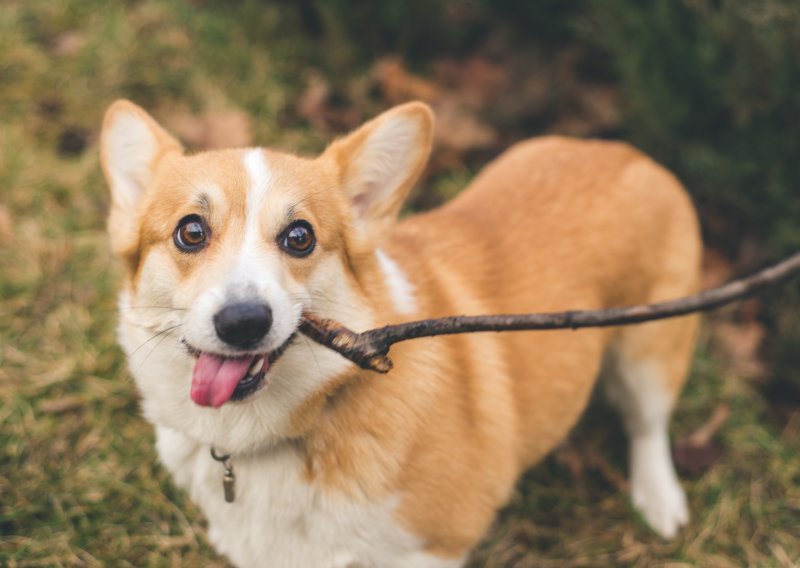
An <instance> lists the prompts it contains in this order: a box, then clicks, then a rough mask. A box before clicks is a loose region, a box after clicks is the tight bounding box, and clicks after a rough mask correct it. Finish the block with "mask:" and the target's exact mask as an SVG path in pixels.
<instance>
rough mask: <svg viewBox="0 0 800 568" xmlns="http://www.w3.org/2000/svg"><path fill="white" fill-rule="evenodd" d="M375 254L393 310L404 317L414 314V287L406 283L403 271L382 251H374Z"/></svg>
mask: <svg viewBox="0 0 800 568" xmlns="http://www.w3.org/2000/svg"><path fill="white" fill-rule="evenodd" d="M375 254H376V256H377V257H378V264H379V265H380V267H381V271H383V276H384V278H385V279H386V285H387V286H388V287H389V293H390V294H391V296H392V303H393V304H394V309H395V310H397V312H398V313H401V314H406V315H409V314H413V313H415V312H416V311H417V300H416V298H415V296H414V286H413V285H412V284H411V282H409V281H408V277H407V276H406V274H405V272H403V269H402V268H400V267H399V266H398V265H397V263H396V262H395V261H394V260H392V259H391V258H389V257H388V256H387V255H386V253H385V252H383V251H382V250H377V251H375Z"/></svg>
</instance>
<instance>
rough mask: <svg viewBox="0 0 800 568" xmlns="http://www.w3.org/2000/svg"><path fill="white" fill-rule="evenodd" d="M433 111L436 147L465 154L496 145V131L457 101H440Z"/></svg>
mask: <svg viewBox="0 0 800 568" xmlns="http://www.w3.org/2000/svg"><path fill="white" fill-rule="evenodd" d="M434 110H435V111H436V130H435V131H434V140H435V144H436V145H438V146H444V147H446V148H450V149H452V150H455V151H457V152H466V151H469V150H481V149H487V148H491V147H492V146H494V145H495V144H496V143H497V131H496V130H495V129H494V128H492V127H491V126H489V125H488V124H486V123H485V122H483V121H481V120H480V119H479V118H478V117H477V116H475V114H474V113H472V112H470V111H469V110H468V109H467V108H466V107H464V106H462V105H461V104H459V103H458V102H457V101H453V100H449V99H446V100H442V101H441V102H440V103H439V104H437V105H434Z"/></svg>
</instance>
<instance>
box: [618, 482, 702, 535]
mask: <svg viewBox="0 0 800 568" xmlns="http://www.w3.org/2000/svg"><path fill="white" fill-rule="evenodd" d="M631 499H632V501H633V506H634V507H636V509H637V510H638V511H639V512H640V513H641V514H642V516H643V517H644V519H645V521H647V524H649V525H650V527H651V528H652V529H653V530H654V531H655V532H656V533H658V535H659V536H661V537H663V538H674V537H675V536H676V535H677V534H678V530H679V529H680V528H681V527H683V526H684V525H686V523H688V522H689V508H688V507H687V505H686V494H685V493H684V492H683V489H682V488H681V486H680V484H679V483H678V480H677V479H675V478H674V477H673V476H669V475H667V476H652V475H651V476H643V475H639V476H636V475H634V476H633V478H632V479H631Z"/></svg>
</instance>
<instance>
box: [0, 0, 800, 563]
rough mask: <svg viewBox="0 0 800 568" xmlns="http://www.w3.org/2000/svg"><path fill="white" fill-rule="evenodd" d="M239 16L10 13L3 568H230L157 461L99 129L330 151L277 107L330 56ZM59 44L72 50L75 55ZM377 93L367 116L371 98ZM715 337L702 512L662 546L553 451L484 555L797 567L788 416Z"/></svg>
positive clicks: (617, 454) (481, 559)
mask: <svg viewBox="0 0 800 568" xmlns="http://www.w3.org/2000/svg"><path fill="white" fill-rule="evenodd" d="M228 6H229V5H225V4H223V3H215V2H207V3H205V4H204V3H202V2H197V3H183V2H179V1H177V0H174V1H165V2H154V1H150V0H139V1H137V2H105V1H100V0H65V1H60V2H53V1H44V0H32V1H24V0H5V1H4V2H3V4H2V6H0V125H1V126H0V423H2V435H1V436H0V565H3V566H72V565H81V566H120V565H131V566H151V565H152V566H201V565H202V566H210V565H220V566H222V565H225V562H224V561H223V560H221V559H219V558H217V557H216V556H215V554H214V552H213V550H212V549H211V548H210V546H209V545H208V543H207V542H206V540H205V536H204V529H203V526H204V521H203V519H202V516H201V515H200V513H199V511H198V509H197V508H196V507H195V506H194V505H193V504H192V503H191V502H190V501H189V500H188V499H187V497H186V496H185V495H183V494H182V493H181V492H179V491H178V490H176V489H175V488H174V486H173V485H172V483H171V482H170V480H169V478H168V476H167V475H166V473H165V472H164V471H163V470H162V468H161V467H160V466H159V465H158V463H157V459H156V455H155V451H154V448H153V435H152V431H151V428H150V427H149V425H147V424H146V423H145V421H144V420H143V419H142V418H141V417H140V413H139V409H138V401H137V393H136V389H135V386H134V384H133V382H132V381H131V379H130V378H129V376H128V374H127V372H126V370H125V364H124V360H123V357H122V355H121V353H120V351H119V350H118V348H117V347H116V345H115V340H114V333H115V331H114V328H115V289H116V286H117V282H118V278H119V272H118V268H117V266H116V264H115V263H114V261H113V259H112V258H111V256H110V254H109V252H108V246H107V240H106V234H105V229H104V219H105V212H106V207H107V201H108V199H107V195H106V188H105V185H104V182H103V179H102V175H101V174H100V170H99V164H98V158H97V148H96V140H97V133H98V128H99V124H100V122H101V118H102V113H103V110H104V109H105V107H106V106H107V104H108V103H110V102H111V101H112V100H114V99H115V98H117V97H121V96H125V97H129V98H132V99H134V100H136V101H137V102H139V103H141V104H142V105H144V106H146V107H148V108H150V109H153V110H154V112H155V113H156V115H157V116H158V113H159V112H166V111H164V110H163V109H165V108H169V105H173V106H175V105H179V106H181V107H185V108H187V109H190V110H193V111H202V110H205V109H217V108H228V107H233V108H240V109H243V110H244V111H246V112H247V113H248V114H249V115H250V116H251V117H252V119H253V130H254V135H255V138H256V140H258V141H259V142H262V143H265V144H269V145H275V146H281V147H285V148H292V149H295V150H300V151H313V150H317V149H319V148H321V147H322V144H323V143H324V141H325V140H324V139H323V137H322V136H320V135H318V134H315V133H313V132H311V131H310V129H309V128H308V127H307V126H306V125H305V124H304V123H303V122H302V121H300V120H298V119H297V118H295V117H293V116H292V114H291V113H287V112H286V109H287V108H291V107H292V105H293V104H294V101H295V100H296V99H297V97H298V96H299V95H300V93H301V92H302V89H303V73H304V72H305V70H306V67H307V66H308V65H309V62H310V61H313V60H314V57H315V56H314V53H313V51H314V49H315V48H316V49H319V46H314V45H313V44H309V43H308V42H307V41H306V42H305V43H304V42H303V41H302V40H298V38H297V36H296V34H294V33H293V32H292V30H293V28H292V26H293V25H295V23H294V22H293V20H292V18H290V17H289V16H287V15H286V14H285V13H281V12H280V11H279V10H278V9H277V8H276V7H275V6H272V5H270V4H267V3H263V2H262V3H260V4H256V3H252V2H241V3H240V2H237V3H234V4H232V6H233V8H230V7H228ZM69 34H71V35H69ZM65 38H66V39H65ZM70 38H72V39H70ZM69 41H73V42H75V41H77V44H74V45H78V46H79V47H78V48H73V49H72V50H71V51H70V49H66V48H65V47H64V43H65V42H67V44H68V43H69ZM65 52H66V53H65ZM361 73H364V72H363V71H361ZM366 104H367V105H372V106H371V107H370V108H366V109H364V112H365V114H369V113H371V112H373V111H374V110H375V109H376V108H378V107H379V106H380V105H381V101H380V100H377V99H371V100H370V101H367V103H366ZM84 145H85V148H84V147H83V146H84ZM468 176H469V170H468V169H463V170H458V171H454V172H450V173H445V174H443V175H441V176H439V177H438V178H437V179H436V180H434V181H432V182H429V184H428V187H427V188H426V189H427V190H428V191H433V192H435V193H436V194H437V195H441V196H450V195H452V194H454V193H455V192H456V191H457V188H458V187H459V186H460V185H463V183H465V181H466V179H467V178H468ZM707 343H708V342H707V341H704V342H703V344H702V345H701V349H700V353H699V355H698V356H697V358H696V361H695V365H694V369H693V376H692V380H691V381H690V383H689V387H688V388H687V391H686V393H685V395H684V397H683V399H682V401H681V404H680V407H679V410H678V412H677V417H676V421H675V425H674V433H675V435H676V436H677V437H681V436H683V435H685V434H687V433H689V432H691V431H693V430H694V429H695V428H696V427H698V426H699V425H700V424H702V423H703V422H704V421H705V420H706V419H707V417H708V415H709V414H710V413H711V411H712V410H713V409H714V408H715V407H716V405H717V404H718V403H719V402H720V401H724V402H726V403H727V404H729V405H730V407H731V409H732V414H731V418H730V419H729V421H728V423H727V424H726V425H725V427H724V429H723V430H722V431H721V433H720V436H719V441H720V443H721V444H722V446H723V448H724V454H723V456H722V458H721V460H720V461H718V462H717V463H716V464H715V465H713V466H712V467H711V468H710V469H708V470H707V471H705V472H704V473H703V474H702V475H700V476H699V477H696V478H694V479H691V480H687V481H686V482H685V487H686V489H687V491H688V495H689V499H690V502H691V509H692V512H693V515H694V517H693V521H692V524H691V525H690V526H689V527H688V529H687V530H685V531H684V532H683V533H682V534H681V536H680V537H679V538H678V539H676V540H675V541H673V542H669V543H667V542H663V541H661V540H659V539H658V538H656V537H654V536H653V535H652V534H651V533H650V532H649V531H648V529H647V528H646V527H645V526H644V525H643V523H642V522H641V520H639V519H637V518H636V515H635V514H634V513H633V511H632V510H631V507H630V506H629V504H628V502H627V499H626V497H625V495H624V494H623V493H621V492H620V489H619V487H618V486H617V485H615V484H614V483H610V482H609V479H608V475H600V474H599V473H598V471H597V470H596V469H594V468H591V467H588V468H586V470H585V471H586V473H585V475H584V476H582V477H580V478H579V479H574V478H573V474H572V473H570V469H569V468H567V467H566V466H565V465H564V462H563V460H560V459H558V458H557V457H551V458H548V459H547V460H545V461H544V462H543V463H542V464H541V465H540V466H538V467H537V468H535V469H534V470H533V471H531V472H530V473H529V474H528V475H526V476H525V477H524V479H523V480H522V481H521V482H520V485H519V488H518V491H517V492H516V493H515V495H514V497H513V499H512V501H511V503H510V504H509V506H508V507H507V508H506V509H505V510H504V511H503V513H502V514H501V515H500V517H499V518H498V521H497V523H496V525H495V527H494V529H493V531H492V533H491V534H490V535H488V536H487V539H486V541H485V542H484V543H483V545H482V546H481V547H480V548H479V549H478V550H477V551H476V552H475V555H474V562H473V564H474V565H475V566H482V565H487V566H550V565H558V566H564V565H574V566H589V565H591V566H598V565H626V566H627V565H637V566H651V565H656V564H667V563H672V564H673V565H679V564H685V565H696V566H712V565H714V566H741V565H746V564H748V565H758V566H789V565H791V561H796V560H797V559H798V558H800V542H799V541H798V539H797V535H798V534H800V490H798V487H799V486H800V433H799V432H800V421H799V420H798V418H797V416H798V414H797V412H795V414H794V415H793V416H794V419H792V420H789V422H785V421H783V422H780V421H775V420H774V419H773V417H772V416H771V412H770V407H769V406H768V404H767V401H765V400H764V399H763V398H762V396H761V394H760V391H759V390H758V385H757V384H755V383H753V382H749V381H747V380H744V379H743V378H741V377H738V376H736V375H735V374H734V373H732V372H731V370H730V368H729V365H728V364H727V363H726V361H725V360H724V358H722V357H720V356H719V355H714V354H713V351H711V350H710V348H709V347H708V345H707ZM710 352H711V354H709V353H710ZM573 445H575V446H577V447H578V448H582V449H583V450H580V451H579V454H581V455H586V451H585V450H586V449H587V448H590V449H591V450H592V452H594V453H596V454H598V455H599V456H600V457H601V459H602V460H604V461H605V462H606V463H607V464H608V466H609V467H610V469H611V470H612V471H615V472H617V473H618V474H620V475H622V474H623V473H624V469H625V466H624V453H623V448H624V445H623V442H622V439H621V434H620V429H619V426H618V424H617V422H616V419H615V418H614V417H613V414H610V413H609V412H608V411H607V410H606V409H605V408H604V407H603V405H602V404H601V403H596V404H595V405H593V408H592V410H591V411H590V413H589V414H588V415H587V417H586V418H585V419H584V420H583V422H582V423H581V425H580V426H579V427H578V429H577V430H576V432H575V434H574V435H573Z"/></svg>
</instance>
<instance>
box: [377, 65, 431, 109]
mask: <svg viewBox="0 0 800 568" xmlns="http://www.w3.org/2000/svg"><path fill="white" fill-rule="evenodd" d="M373 75H374V77H375V79H376V81H377V82H378V87H379V88H380V90H381V93H382V94H383V96H384V98H385V99H386V100H387V101H388V102H389V104H392V105H396V104H400V103H403V102H406V101H410V100H420V101H424V102H427V103H431V102H433V101H435V100H436V99H438V98H439V96H440V94H441V92H440V89H439V87H438V86H437V85H436V84H435V83H432V82H431V81H428V80H427V79H423V78H422V77H418V76H416V75H412V74H411V73H409V72H408V71H407V70H406V68H405V66H404V65H403V63H402V61H400V59H397V58H395V57H388V58H386V59H382V60H381V61H379V62H378V63H377V64H376V65H375V68H374V69H373Z"/></svg>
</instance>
